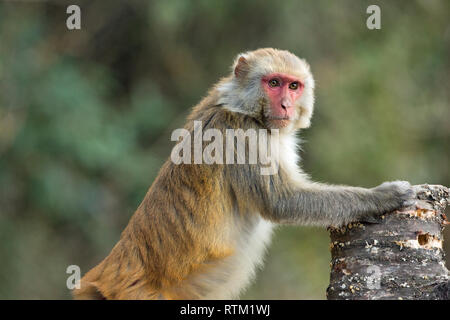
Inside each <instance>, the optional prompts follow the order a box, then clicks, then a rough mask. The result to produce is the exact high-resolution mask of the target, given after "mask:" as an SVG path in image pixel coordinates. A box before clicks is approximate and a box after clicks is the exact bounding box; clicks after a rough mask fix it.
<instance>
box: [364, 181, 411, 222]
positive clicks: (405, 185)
mask: <svg viewBox="0 0 450 320" xmlns="http://www.w3.org/2000/svg"><path fill="white" fill-rule="evenodd" d="M371 190H372V191H373V195H374V196H375V198H376V201H377V202H378V203H379V210H378V212H374V215H369V216H367V217H364V219H363V221H366V222H377V220H378V219H376V217H377V216H379V215H380V214H383V213H386V212H391V211H393V210H395V209H400V208H403V207H409V206H412V205H414V204H415V203H416V200H417V199H416V192H415V191H414V189H413V187H412V186H411V184H410V183H409V182H408V181H392V182H384V183H382V184H380V185H379V186H377V187H375V188H372V189H371Z"/></svg>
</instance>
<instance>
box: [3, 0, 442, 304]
mask: <svg viewBox="0 0 450 320" xmlns="http://www.w3.org/2000/svg"><path fill="white" fill-rule="evenodd" d="M69 4H79V5H80V6H81V12H82V16H81V19H82V20H81V23H82V25H81V30H74V31H69V30H68V29H67V28H66V19H67V17H68V14H66V7H67V5H69ZM370 4H378V5H379V6H380V7H381V26H382V29H381V30H368V29H367V27H366V19H367V17H368V14H366V8H367V6H368V5H370ZM449 13H450V1H446V0H442V1H438V0H434V1H431V0H428V1H396V2H393V1H370V2H369V1H352V0H345V1H323V0H322V1H242V0H231V1H209V0H204V1H121V2H119V1H89V2H80V1H70V2H66V1H53V2H51V1H50V2H26V1H23V2H10V1H8V2H1V3H0V298H4V299H16V298H22V299H41V298H45V299H53V298H61V299H66V298H70V293H69V291H68V289H67V288H66V278H67V277H68V275H67V274H66V268H67V266H68V265H72V264H75V265H79V266H80V267H81V270H82V272H83V273H84V272H86V271H88V270H89V269H90V268H91V267H93V266H94V265H95V264H97V263H98V262H99V261H100V260H101V259H103V258H104V257H105V256H106V255H107V254H108V252H109V251H110V249H111V248H112V247H113V245H114V244H115V242H116V241H117V240H118V238H119V236H120V232H121V231H122V230H123V228H124V227H125V226H126V224H127V222H128V220H129V218H130V216H131V215H132V214H133V212H134V210H135V209H136V208H137V206H138V205H139V203H140V201H141V200H142V199H143V197H144V195H145V193H146V191H147V189H148V187H149V186H150V185H151V183H152V181H153V179H154V178H155V176H156V174H157V171H158V169H159V167H160V166H161V164H162V163H163V162H164V161H165V159H167V157H168V156H169V154H170V149H171V147H172V146H173V143H172V142H171V141H170V134H171V132H172V130H174V129H176V128H179V127H181V126H182V125H183V122H184V118H185V117H186V115H187V114H188V112H189V110H190V108H191V107H192V106H193V105H195V104H196V103H197V102H198V101H199V100H200V98H201V97H203V96H204V95H205V94H206V91H207V89H208V88H209V87H210V86H211V85H212V84H213V83H214V82H215V81H217V80H218V79H219V78H220V77H222V76H225V75H227V74H228V72H229V71H230V69H229V68H230V64H231V61H232V60H233V59H234V57H235V56H236V55H237V54H238V53H239V52H243V51H246V50H252V49H256V48H259V47H276V48H281V49H288V50H290V51H292V52H293V53H295V54H297V55H299V56H300V57H303V58H305V59H306V60H307V61H308V62H309V63H310V64H311V67H312V71H313V73H314V75H315V79H316V84H317V85H316V88H317V89H316V96H317V99H316V107H315V114H314V118H313V124H312V127H311V128H310V129H308V130H305V131H303V132H302V133H301V137H302V138H303V140H304V143H303V152H302V158H303V168H304V169H305V171H307V172H308V173H310V174H311V175H312V178H313V179H315V180H319V181H323V182H329V183H339V184H351V185H359V186H365V187H372V186H375V185H378V184H380V183H382V182H383V181H386V180H397V179H402V180H409V181H411V183H413V184H421V183H433V184H444V185H447V186H450V170H449V168H450V166H449V162H450V149H449V144H450V103H449V97H450V91H449V84H450V81H449V80H450V79H449V78H450V72H449V71H450V20H449ZM447 229H449V228H447ZM447 232H448V230H447ZM449 236H450V235H449V234H448V233H447V238H448V237H449ZM447 249H448V247H447ZM329 259H330V254H329V248H328V235H327V232H326V230H324V229H319V228H305V227H280V228H279V229H278V230H277V232H276V234H275V237H274V241H273V244H272V246H271V247H270V248H269V250H268V255H267V259H266V265H265V268H264V269H262V270H261V271H260V272H258V277H257V280H256V281H255V282H254V284H253V285H252V286H251V287H250V288H249V290H248V291H247V292H246V293H245V295H244V296H243V298H264V299H281V298H283V299H324V298H325V289H326V287H327V284H328V280H329Z"/></svg>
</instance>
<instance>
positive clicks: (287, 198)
mask: <svg viewBox="0 0 450 320" xmlns="http://www.w3.org/2000/svg"><path fill="white" fill-rule="evenodd" d="M271 186H272V187H271V189H272V188H273V185H272V184H271ZM278 187H280V186H278ZM288 188H289V189H290V190H286V189H288ZM286 189H285V190H283V192H278V193H277V192H274V193H271V192H270V191H269V194H268V197H267V201H266V210H264V212H262V214H263V215H266V218H268V219H270V220H272V221H274V222H277V223H295V224H307V225H322V226H330V225H333V226H340V225H343V224H346V223H349V222H351V221H358V220H365V221H371V220H373V217H374V216H377V215H380V214H382V213H384V212H387V211H392V210H394V209H396V208H400V207H403V206H405V205H410V204H412V199H413V197H414V191H413V190H412V188H411V185H410V184H409V183H408V182H405V181H394V182H386V183H383V184H382V185H380V186H378V187H376V188H372V189H366V188H359V187H348V186H331V185H323V184H318V183H309V182H306V181H305V182H303V183H299V184H297V185H295V186H294V187H292V186H291V187H287V188H286Z"/></svg>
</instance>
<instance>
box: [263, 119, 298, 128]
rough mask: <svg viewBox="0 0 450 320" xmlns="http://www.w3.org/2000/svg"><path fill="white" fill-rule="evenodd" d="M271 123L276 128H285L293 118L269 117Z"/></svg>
mask: <svg viewBox="0 0 450 320" xmlns="http://www.w3.org/2000/svg"><path fill="white" fill-rule="evenodd" d="M268 120H269V122H270V124H271V126H272V127H275V128H279V129H281V128H284V127H286V126H287V125H288V124H289V123H290V122H291V121H292V119H291V118H290V117H287V116H286V117H270V118H268Z"/></svg>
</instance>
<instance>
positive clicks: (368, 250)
mask: <svg viewBox="0 0 450 320" xmlns="http://www.w3.org/2000/svg"><path fill="white" fill-rule="evenodd" d="M414 188H415V190H416V192H417V199H418V201H417V204H416V205H415V206H413V207H408V208H404V209H401V210H396V211H394V212H391V213H388V214H386V215H384V216H382V217H381V218H380V221H379V223H375V224H373V223H362V222H356V223H351V224H349V225H347V226H344V227H342V228H330V229H329V231H330V236H331V258H332V260H331V276H330V285H329V287H328V289H327V298H328V299H440V300H442V299H445V300H447V299H450V276H449V271H448V270H447V268H446V267H445V262H444V251H443V249H442V244H443V236H442V231H443V229H444V225H445V224H448V223H449V222H448V220H447V219H446V217H445V215H444V209H445V207H446V205H447V204H448V203H450V193H449V189H448V188H446V187H444V186H439V185H419V186H414Z"/></svg>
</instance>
